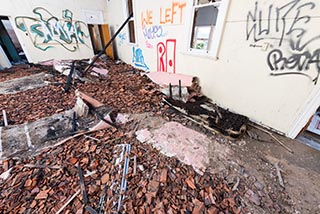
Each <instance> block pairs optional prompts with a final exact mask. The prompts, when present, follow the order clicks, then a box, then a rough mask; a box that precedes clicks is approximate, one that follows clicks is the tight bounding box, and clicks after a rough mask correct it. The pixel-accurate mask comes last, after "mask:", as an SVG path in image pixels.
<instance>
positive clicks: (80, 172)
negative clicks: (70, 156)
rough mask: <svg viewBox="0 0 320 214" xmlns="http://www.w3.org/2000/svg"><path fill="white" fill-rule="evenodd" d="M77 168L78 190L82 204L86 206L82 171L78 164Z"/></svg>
mask: <svg viewBox="0 0 320 214" xmlns="http://www.w3.org/2000/svg"><path fill="white" fill-rule="evenodd" d="M77 168H78V173H79V184H80V190H81V192H82V200H83V203H84V204H85V205H86V204H88V196H87V192H86V188H85V186H84V178H83V173H82V169H81V167H80V164H79V163H78V164H77Z"/></svg>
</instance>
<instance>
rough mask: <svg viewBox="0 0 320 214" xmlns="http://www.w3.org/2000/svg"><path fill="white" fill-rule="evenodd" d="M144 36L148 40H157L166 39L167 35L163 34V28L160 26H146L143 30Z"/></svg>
mask: <svg viewBox="0 0 320 214" xmlns="http://www.w3.org/2000/svg"><path fill="white" fill-rule="evenodd" d="M142 31H143V35H144V38H145V39H146V40H150V39H157V38H161V37H164V36H165V35H166V34H165V33H164V32H163V28H162V26H160V25H155V26H145V27H144V28H143V30H142Z"/></svg>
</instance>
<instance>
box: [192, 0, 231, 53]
mask: <svg viewBox="0 0 320 214" xmlns="http://www.w3.org/2000/svg"><path fill="white" fill-rule="evenodd" d="M230 1H231V0H221V1H218V2H209V3H207V4H199V1H198V0H195V1H194V4H193V5H192V8H191V13H192V16H191V20H190V29H189V38H188V46H187V52H188V53H190V54H194V55H198V56H205V57H210V58H211V57H212V58H214V59H218V52H219V48H220V44H221V40H222V34H223V31H224V27H225V21H226V17H227V12H228V8H229V4H230ZM208 6H215V7H217V8H218V10H219V12H218V16H217V22H216V25H215V29H214V30H213V32H212V31H211V32H210V37H209V43H208V50H201V49H196V48H192V47H191V45H192V42H193V41H192V39H193V32H194V31H193V29H194V24H195V23H194V22H195V20H194V18H195V10H196V9H198V8H201V7H208Z"/></svg>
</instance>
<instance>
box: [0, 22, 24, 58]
mask: <svg viewBox="0 0 320 214" xmlns="http://www.w3.org/2000/svg"><path fill="white" fill-rule="evenodd" d="M0 46H1V48H2V49H3V51H4V53H5V54H6V56H7V58H8V60H9V61H10V62H11V64H19V63H25V62H28V61H27V58H26V56H25V54H24V52H23V49H22V47H21V44H20V42H19V40H18V38H17V35H16V34H15V32H14V29H13V27H12V25H11V23H10V20H9V18H8V17H7V16H0Z"/></svg>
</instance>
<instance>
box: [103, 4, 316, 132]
mask: <svg viewBox="0 0 320 214" xmlns="http://www.w3.org/2000/svg"><path fill="white" fill-rule="evenodd" d="M223 1H224V2H225V1H226V0H223ZM125 2H126V1H125V0H117V1H116V0H110V1H108V2H107V8H108V9H107V10H108V11H107V14H108V17H107V18H108V23H109V24H110V25H111V26H113V27H114V29H117V28H118V27H119V26H120V25H121V23H122V22H123V21H124V20H125V18H126V15H127V14H126V13H125V11H126V10H125ZM192 2H193V1H192V0H158V1H150V0H134V11H135V17H134V20H135V24H136V36H137V42H136V44H129V43H128V31H127V28H126V30H125V31H123V32H122V33H121V34H120V36H119V37H118V38H117V41H116V44H117V51H118V55H119V57H120V58H121V59H123V60H124V61H126V62H128V63H132V64H133V65H135V66H137V67H139V68H142V69H144V70H149V71H154V72H156V71H158V70H159V63H160V64H161V62H162V61H161V56H162V55H163V54H167V57H168V58H169V59H172V60H171V63H170V61H166V60H164V61H165V62H164V63H165V64H166V66H167V68H168V69H167V72H176V73H183V74H189V75H195V76H198V77H199V78H200V81H201V85H202V87H203V91H204V93H205V94H206V95H208V96H209V97H210V98H212V99H213V100H214V101H215V102H216V103H218V104H219V105H221V106H223V107H226V108H229V109H230V110H232V111H234V112H238V113H241V114H244V115H246V116H248V117H249V118H250V119H251V120H253V121H256V122H259V123H262V124H264V125H266V126H269V127H272V128H274V129H276V130H278V131H280V132H282V133H285V134H288V133H289V132H290V131H291V130H292V129H293V127H294V126H295V125H296V122H297V120H299V119H301V118H299V117H300V115H301V114H302V113H303V112H304V110H305V108H306V106H307V104H308V103H309V102H311V100H312V99H314V97H312V96H313V94H315V92H316V91H319V90H320V86H319V83H317V84H316V83H315V81H312V80H316V79H317V75H318V74H319V70H320V61H319V59H320V49H319V45H320V29H319V27H318V26H320V18H319V16H318V14H320V2H319V1H316V0H290V1H287V0H269V1H252V0H241V1H236V0H230V5H229V9H228V13H227V16H226V21H225V25H224V31H223V34H222V40H221V42H220V44H219V46H218V52H217V56H215V55H211V56H207V55H197V54H192V53H190V52H189V51H188V44H189V41H190V40H189V37H190V28H191V23H192V13H193V12H192V7H193V5H192ZM165 11H167V12H168V13H167V14H168V15H167V21H166V20H165V19H166V17H165ZM172 11H174V12H172ZM172 14H173V15H172ZM259 14H261V18H259ZM277 14H279V15H278V17H277ZM142 17H144V18H145V17H149V18H145V19H144V20H145V21H143V18H142ZM172 17H173V18H172ZM259 29H260V31H261V33H259V32H260V31H259ZM146 32H153V33H154V34H148V33H146ZM144 33H145V34H144ZM157 47H158V48H157ZM160 47H161V51H162V52H159V50H160V49H159V48H160ZM163 51H165V53H164V52H163ZM169 63H170V65H169ZM283 66H284V68H283V69H282V67H283ZM276 68H278V70H277V69H276ZM160 69H161V67H160ZM318 101H319V99H318ZM319 105H320V102H319ZM315 110H316V109H315ZM310 116H311V115H310ZM306 120H307V119H306ZM301 128H302V127H301ZM291 137H293V136H291Z"/></svg>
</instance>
